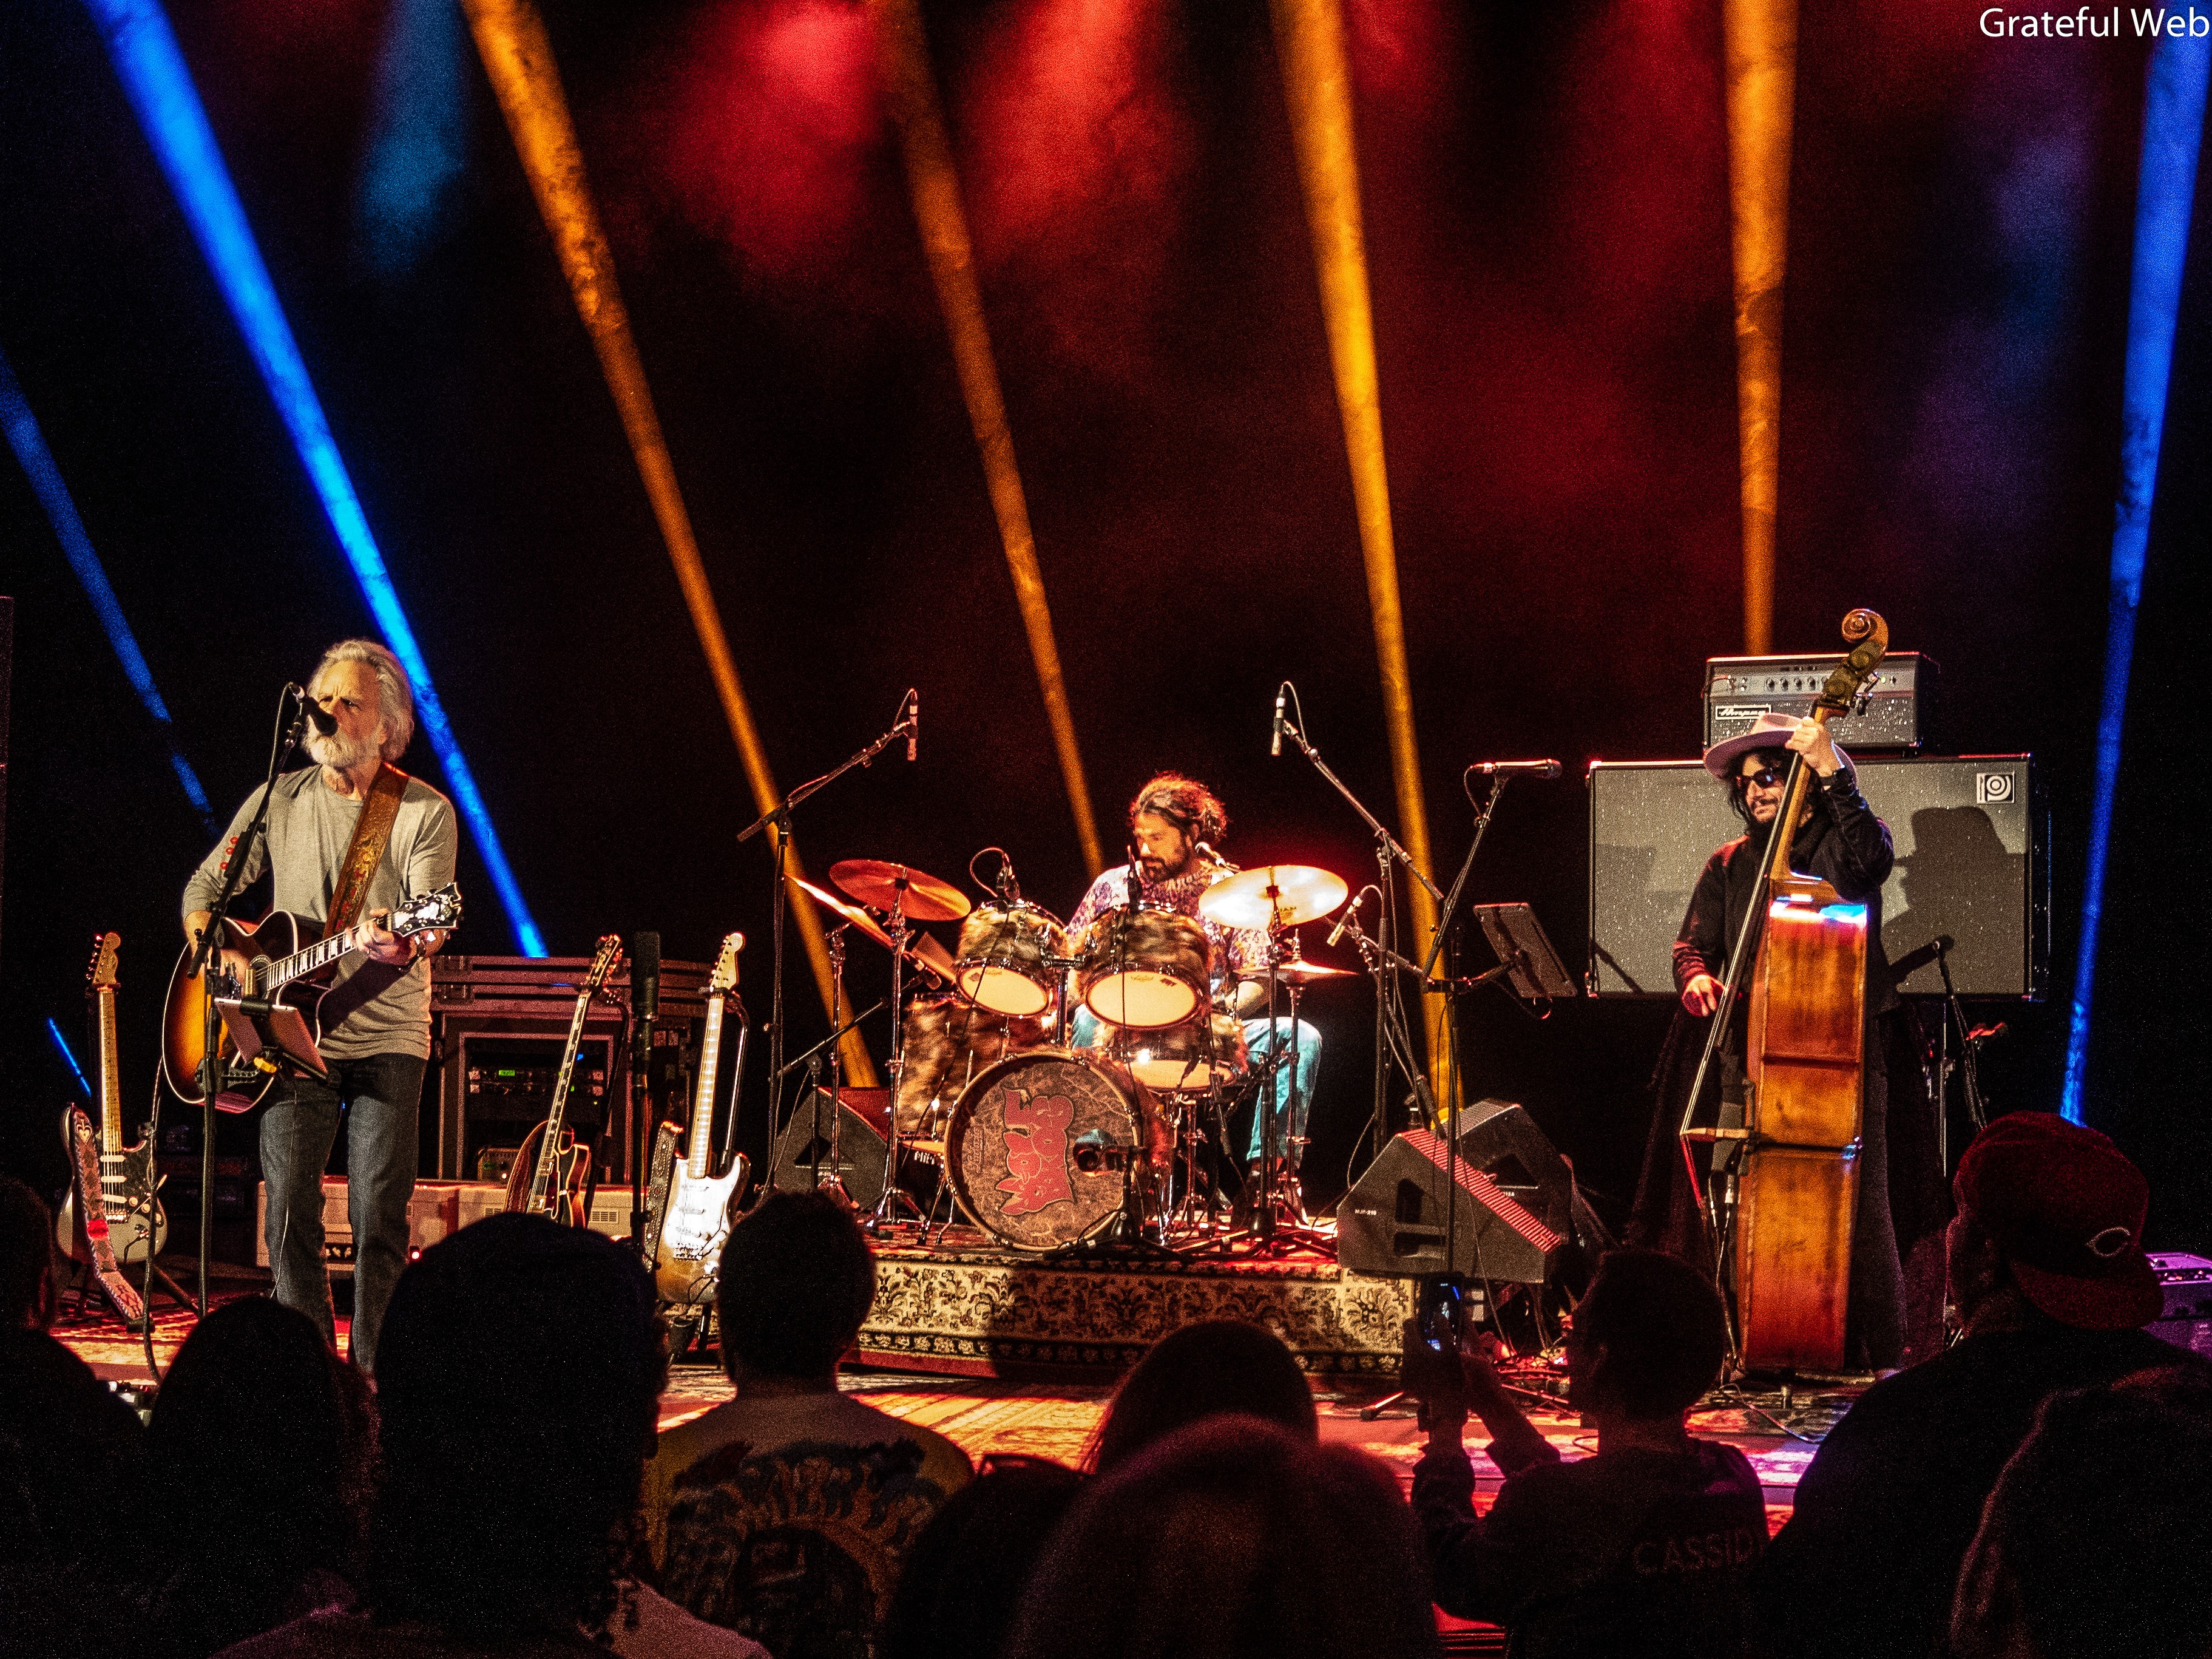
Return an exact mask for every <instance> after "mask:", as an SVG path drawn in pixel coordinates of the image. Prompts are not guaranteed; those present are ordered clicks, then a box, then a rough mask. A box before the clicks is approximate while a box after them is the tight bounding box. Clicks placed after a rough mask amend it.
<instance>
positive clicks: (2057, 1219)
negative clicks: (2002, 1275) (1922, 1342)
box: [1951, 1112, 2165, 1331]
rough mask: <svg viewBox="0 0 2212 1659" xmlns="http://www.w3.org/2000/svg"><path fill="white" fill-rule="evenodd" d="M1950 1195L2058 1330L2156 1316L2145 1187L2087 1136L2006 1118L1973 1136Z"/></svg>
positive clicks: (2024, 1117)
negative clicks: (2146, 1247)
mask: <svg viewBox="0 0 2212 1659" xmlns="http://www.w3.org/2000/svg"><path fill="white" fill-rule="evenodd" d="M1951 1190H1952V1192H1953V1194H1954V1196H1955V1197H1956V1198H1957V1199H1958V1202H1959V1208H1960V1209H1961V1210H1963V1211H1967V1212H1969V1213H1970V1214H1972V1217H1973V1218H1974V1219H1975V1221H1976V1222H1978V1223H1980V1225H1981V1227H1982V1229H1983V1230H1984V1231H1985V1232H1987V1233H1988V1234H1989V1235H1990V1239H1991V1241H1993V1242H1994V1243H1995V1244H1996V1247H1997V1248H1998V1250H2000V1251H2001V1252H2002V1253H2003V1255H2004V1258H2005V1261H2006V1264H2007V1265H2008V1266H2009V1267H2010V1268H2011V1269H2012V1275H2013V1278H2014V1280H2015V1282H2016V1283H2017V1284H2019V1285H2020V1288H2021V1291H2022V1292H2023V1293H2024V1294H2025V1295H2026V1296H2027V1299H2028V1300H2029V1301H2030V1302H2033V1303H2034V1304H2035V1306H2036V1307H2037V1308H2040V1309H2041V1310H2042V1311H2043V1312H2044V1313H2045V1314H2049V1315H2050V1316H2051V1318H2053V1319H2055V1320H2058V1321H2059V1323H2061V1324H2062V1325H2071V1326H2074V1327H2076V1328H2078V1329H2081V1330H2084V1331H2124V1330H2130V1329H2132V1328H2134V1327H2136V1326H2139V1325H2147V1324H2148V1323H2149V1322H2150V1321H2151V1320H2154V1319H2156V1318H2157V1317H2158V1315H2159V1314H2160V1311H2162V1309H2163V1308H2164V1306H2165V1296H2164V1295H2163V1293H2162V1292H2161V1291H2160V1289H2159V1284H2158V1275H2157V1274H2156V1273H2155V1272H2154V1271H2153V1270H2152V1268H2151V1265H2150V1261H2149V1259H2148V1257H2146V1256H2145V1255H2144V1254H2143V1251H2142V1227H2143V1217H2144V1216H2145V1215H2146V1214H2147V1213H2148V1211H2149V1208H2150V1185H2149V1183H2148V1181H2146V1180H2144V1179H2143V1174H2142V1170H2140V1169H2138V1168H2136V1166H2135V1164H2134V1162H2132V1161H2131V1160H2130V1158H2129V1157H2128V1156H2127V1154H2126V1153H2124V1152H2123V1151H2121V1150H2120V1149H2119V1148H2118V1147H2117V1146H2115V1145H2113V1144H2112V1141H2111V1140H2110V1139H2109V1138H2106V1137H2105V1136H2103V1135H2100V1134H2099V1133H2098V1132H2097V1131H2095V1130H2093V1129H2084V1128H2082V1127H2081V1125H2078V1124H2071V1123H2069V1122H2067V1121H2066V1120H2065V1119H2063V1118H2061V1117H2058V1116H2057V1115H2056V1114H2055V1113H2049V1112H2014V1113H2008V1114H2006V1115H2005V1116H2003V1117H2002V1118H1999V1119H1996V1121H1995V1122H1994V1123H1992V1124H1990V1125H1989V1127H1988V1128H1986V1129H1984V1130H1983V1131H1982V1132H1981V1133H1980V1134H1978V1135H1977V1136H1976V1137H1975V1138H1974V1142H1973V1144H1972V1145H1971V1146H1969V1147H1968V1148H1967V1149H1966V1156H1964V1157H1962V1158H1960V1160H1959V1171H1958V1174H1956V1175H1955V1176H1954V1177H1953V1179H1952V1183H1951Z"/></svg>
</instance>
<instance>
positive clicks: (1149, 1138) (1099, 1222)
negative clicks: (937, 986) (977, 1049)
mask: <svg viewBox="0 0 2212 1659" xmlns="http://www.w3.org/2000/svg"><path fill="white" fill-rule="evenodd" d="M1172 1150H1173V1146H1172V1143H1171V1141H1170V1137H1169V1133H1168V1129H1167V1126H1166V1125H1165V1123H1164V1121H1163V1120H1162V1119H1161V1116H1160V1113H1159V1108H1158V1107H1157V1106H1156V1105H1155V1104H1154V1102H1153V1100H1152V1091H1151V1090H1150V1089H1146V1087H1145V1086H1144V1085H1143V1084H1142V1083H1139V1082H1138V1081H1137V1080H1136V1079H1135V1078H1133V1077H1131V1076H1130V1075H1129V1073H1128V1070H1127V1068H1126V1067H1124V1066H1121V1065H1120V1064H1116V1063H1115V1062H1114V1061H1112V1060H1109V1059H1104V1058H1100V1057H1098V1056H1097V1055H1096V1054H1093V1053H1086V1052H1082V1051H1079V1050H1074V1049H1066V1048H1041V1049H1036V1050H1033V1051H1032V1052H1030V1053H1027V1054H1018V1055H1016V1056H1014V1057H1013V1058H1012V1059H1008V1060H1001V1061H1000V1062H999V1063H998V1064H996V1065H994V1066H990V1067H987V1069H986V1070H984V1071H982V1072H981V1074H980V1075H979V1076H978V1077H976V1079H975V1082H974V1083H971V1084H969V1088H968V1092H967V1093H966V1094H964V1095H962V1096H961V1097H960V1102H959V1104H958V1105H957V1106H956V1107H953V1108H952V1122H951V1126H950V1127H949V1128H948V1130H947V1131H946V1132H945V1179H946V1180H949V1181H950V1182H951V1186H952V1196H953V1197H954V1198H955V1199H957V1200H958V1201H959V1205H960V1208H961V1209H962V1210H963V1211H965V1212H966V1214H967V1215H968V1217H969V1219H970V1220H971V1221H973V1222H974V1223H975V1224H976V1225H977V1226H978V1227H980V1228H981V1229H983V1230H984V1231H985V1232H987V1233H988V1234H990V1235H992V1236H993V1237H994V1238H996V1239H998V1240H999V1241H1001V1242H1002V1243H1006V1244H1010V1245H1012V1246H1013V1247H1014V1248H1016V1249H1017V1250H1058V1249H1062V1248H1065V1247H1066V1246H1068V1245H1072V1244H1080V1243H1082V1242H1084V1241H1085V1240H1088V1239H1095V1238H1097V1237H1099V1236H1100V1235H1103V1234H1105V1233H1107V1232H1109V1230H1111V1229H1112V1228H1113V1227H1114V1225H1115V1223H1116V1222H1117V1221H1120V1220H1121V1219H1123V1218H1124V1217H1126V1218H1127V1221H1128V1223H1129V1225H1130V1227H1131V1229H1132V1230H1134V1229H1138V1228H1140V1227H1141V1226H1142V1225H1143V1223H1144V1222H1145V1221H1146V1218H1147V1216H1148V1214H1149V1210H1150V1205H1151V1202H1152V1188H1153V1185H1154V1180H1153V1178H1154V1175H1155V1174H1156V1173H1157V1172H1158V1171H1162V1170H1164V1169H1165V1168H1167V1167H1168V1160H1169V1157H1170V1154H1171V1152H1172Z"/></svg>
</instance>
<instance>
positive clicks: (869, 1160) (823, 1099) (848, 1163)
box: [769, 1089, 890, 1211]
mask: <svg viewBox="0 0 2212 1659" xmlns="http://www.w3.org/2000/svg"><path fill="white" fill-rule="evenodd" d="M889 1110H890V1090H889V1089H847V1090H845V1091H844V1095H843V1101H842V1104H841V1105H840V1106H839V1107H838V1108H837V1115H836V1119H835V1121H834V1130H833V1120H832V1119H831V1117H830V1113H829V1091H828V1090H827V1089H809V1090H808V1091H807V1092H806V1093H805V1094H804V1095H800V1096H799V1104H798V1105H797V1106H796V1107H793V1109H792V1113H791V1120H790V1121H789V1122H788V1123H787V1124H786V1125H784V1127H783V1133H782V1134H781V1135H779V1136H778V1137H776V1142H775V1156H774V1157H773V1158H771V1159H770V1160H769V1186H772V1187H774V1188H775V1189H776V1190H777V1191H779V1192H809V1191H811V1190H812V1189H813V1188H814V1187H815V1186H817V1184H818V1183H819V1182H821V1181H823V1180H828V1179H829V1177H830V1176H831V1175H832V1174H835V1175H836V1177H837V1179H838V1180H840V1181H842V1183H843V1184H844V1187H845V1194H846V1196H847V1197H848V1198H849V1199H852V1200H853V1202H854V1205H857V1206H858V1207H859V1208H860V1209H861V1210H863V1211H868V1210H872V1209H874V1208H875V1207H876V1203H877V1200H878V1199H881V1198H882V1197H883V1195H884V1161H885V1158H886V1156H887V1153H888V1149H887V1147H886V1145H885V1132H884V1131H886V1130H887V1129H888V1128H889V1126H890V1116H889ZM833 1132H834V1133H835V1135H836V1143H835V1144H836V1156H834V1157H833V1156H831V1135H832V1133H833Z"/></svg>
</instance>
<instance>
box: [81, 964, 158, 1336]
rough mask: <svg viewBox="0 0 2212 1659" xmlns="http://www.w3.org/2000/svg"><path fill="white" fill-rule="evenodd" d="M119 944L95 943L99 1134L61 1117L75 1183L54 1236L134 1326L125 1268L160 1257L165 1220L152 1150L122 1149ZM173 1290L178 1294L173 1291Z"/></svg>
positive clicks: (135, 1299)
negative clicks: (117, 996)
mask: <svg viewBox="0 0 2212 1659" xmlns="http://www.w3.org/2000/svg"><path fill="white" fill-rule="evenodd" d="M122 945H123V940H122V938H121V936H119V935H118V934H113V933H103V934H101V935H100V937H99V938H98V939H97V940H95V941H94V944H93V952H92V967H91V968H90V970H89V971H88V973H86V975H85V980H86V985H87V989H88V994H89V995H90V997H91V998H92V1002H93V1006H94V1009H97V1010H98V1020H97V1022H98V1025H99V1029H100V1059H99V1066H98V1070H99V1073H100V1130H99V1132H98V1134H97V1135H95V1134H94V1131H93V1127H92V1119H90V1118H89V1117H88V1116H86V1114H85V1113H84V1111H83V1109H82V1107H75V1106H72V1107H70V1108H69V1109H68V1110H67V1111H65V1112H64V1113H62V1147H63V1150H65V1151H66V1152H67V1153H68V1154H69V1161H70V1174H71V1176H72V1180H70V1193H69V1196H68V1197H67V1198H65V1199H63V1200H62V1208H61V1213H60V1215H58V1217H55V1221H54V1237H55V1241H56V1242H57V1243H58V1244H59V1245H60V1247H61V1248H62V1251H63V1253H64V1254H66V1255H67V1256H68V1257H69V1258H70V1259H71V1260H72V1261H76V1262H81V1263H82V1264H83V1265H84V1266H88V1267H89V1268H91V1269H92V1271H93V1272H94V1275H95V1277H97V1278H98V1279H99V1281H100V1289H101V1290H102V1291H104V1292H105V1293H106V1296H107V1299H108V1301H109V1302H112V1304H113V1305H114V1308H115V1311H116V1312H117V1313H118V1314H121V1315H122V1316H123V1319H124V1320H125V1322H126V1323H128V1324H131V1325H134V1326H135V1325H137V1324H138V1323H140V1322H141V1321H142V1320H143V1319H144V1318H145V1316H146V1309H145V1306H144V1304H143V1302H141V1300H140V1299H139V1296H138V1292H137V1290H134V1289H133V1288H132V1287H131V1284H130V1283H129V1282H128V1281H127V1280H126V1279H125V1278H124V1277H123V1273H122V1268H123V1266H125V1265H126V1264H127V1265H130V1266H143V1264H144V1263H145V1260H146V1258H147V1256H148V1254H149V1253H152V1254H154V1255H159V1254H160V1253H161V1246H162V1245H163V1244H164V1243H165V1242H167V1236H168V1219H167V1217H165V1216H164V1215H163V1214H162V1213H161V1200H160V1199H158V1198H157V1197H156V1196H155V1189H156V1188H158V1187H159V1186H160V1185H161V1182H160V1180H159V1178H158V1177H157V1176H156V1174H155V1168H154V1149H153V1147H152V1145H151V1144H141V1145H138V1146H125V1144H123V1083H122V1079H121V1076H120V1073H119V1071H118V1064H117V1049H116V1040H115V985H116V955H117V953H118V951H119V950H120V949H121V948H122ZM157 1271H158V1270H157ZM162 1277H163V1278H164V1279H165V1280H166V1279H167V1275H166V1274H164V1275H163V1276H162ZM169 1288H170V1289H171V1290H175V1289H176V1286H175V1285H174V1284H171V1285H170V1287H169Z"/></svg>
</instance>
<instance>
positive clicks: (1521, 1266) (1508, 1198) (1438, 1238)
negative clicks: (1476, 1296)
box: [1336, 1101, 1574, 1284]
mask: <svg viewBox="0 0 2212 1659" xmlns="http://www.w3.org/2000/svg"><path fill="white" fill-rule="evenodd" d="M1455 1126H1456V1127H1457V1129H1458V1131H1459V1134H1460V1144H1461V1147H1462V1154H1461V1156H1460V1157H1459V1158H1458V1159H1457V1160H1456V1161H1452V1160H1449V1159H1448V1157H1447V1155H1446V1150H1445V1144H1444V1142H1443V1138H1441V1137H1440V1136H1437V1135H1435V1134H1432V1133H1431V1132H1430V1131H1427V1130H1425V1129H1417V1130H1415V1131H1413V1132H1412V1133H1411V1134H1406V1135H1401V1136H1399V1137H1398V1138H1396V1139H1395V1140H1393V1141H1392V1142H1391V1143H1390V1144H1389V1145H1388V1146H1386V1147H1384V1148H1383V1153H1382V1156H1380V1157H1378V1158H1376V1160H1375V1162H1373V1163H1371V1164H1370V1165H1368V1167H1367V1171H1366V1173H1365V1174H1363V1175H1361V1176H1360V1178H1359V1180H1358V1181H1357V1182H1356V1183H1354V1185H1353V1186H1352V1190H1351V1191H1350V1192H1347V1193H1346V1194H1345V1195H1344V1201H1343V1202H1342V1203H1341V1204H1340V1205H1337V1209H1336V1258H1337V1260H1338V1261H1339V1263H1340V1264H1341V1265H1342V1266H1346V1267H1347V1268H1350V1269H1351V1270H1352V1272H1356V1273H1390V1274H1400V1275H1405V1276H1410V1277H1419V1278H1426V1277H1429V1276H1431V1275H1437V1274H1443V1273H1459V1274H1462V1275H1463V1276H1465V1277H1467V1278H1480V1279H1489V1280H1492V1281H1510V1282H1512V1283H1515V1284H1544V1283H1546V1282H1547V1280H1548V1279H1550V1278H1551V1277H1552V1273H1553V1269H1554V1268H1556V1267H1557V1266H1559V1256H1560V1253H1561V1252H1562V1251H1563V1250H1565V1248H1566V1247H1567V1246H1568V1244H1569V1242H1570V1241H1571V1239H1572V1237H1573V1228H1572V1216H1573V1211H1574V1180H1573V1177H1572V1176H1571V1174H1569V1173H1568V1171H1567V1167H1566V1162H1565V1159H1563V1158H1561V1157H1560V1156H1559V1154H1558V1152H1556V1151H1554V1150H1553V1148H1552V1144H1551V1142H1550V1141H1549V1140H1548V1139H1547V1138H1545V1135H1544V1132H1543V1131H1542V1130H1541V1129H1539V1128H1537V1127H1536V1125H1535V1124H1534V1123H1533V1122H1532V1121H1530V1120H1529V1118H1528V1113H1526V1112H1524V1111H1522V1109H1521V1107H1517V1106H1513V1105H1510V1104H1509V1103H1508V1102H1506V1101H1481V1102H1480V1104H1478V1105H1475V1106H1472V1107H1468V1108H1467V1109H1466V1110H1465V1111H1463V1112H1462V1113H1460V1114H1459V1117H1458V1119H1457V1123H1456V1125H1455ZM1448 1162H1449V1163H1450V1164H1451V1174H1450V1175H1449V1176H1448V1175H1447V1173H1446V1165H1447V1163H1448ZM1493 1168H1494V1169H1496V1170H1497V1172H1498V1173H1497V1174H1496V1175H1493V1174H1492V1173H1491V1172H1492V1169H1493ZM1454 1176H1455V1177H1456V1181H1454V1180H1453V1179H1452V1177H1454ZM1509 1181H1510V1182H1511V1185H1510V1186H1509V1185H1508V1182H1509ZM1554 1213H1556V1215H1557V1218H1558V1220H1557V1224H1556V1225H1554V1224H1553V1214H1554ZM1448 1233H1449V1253H1447V1234H1448Z"/></svg>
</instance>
